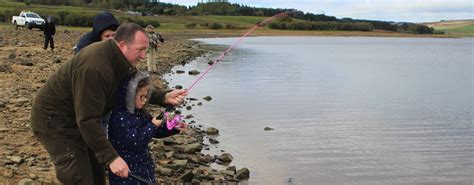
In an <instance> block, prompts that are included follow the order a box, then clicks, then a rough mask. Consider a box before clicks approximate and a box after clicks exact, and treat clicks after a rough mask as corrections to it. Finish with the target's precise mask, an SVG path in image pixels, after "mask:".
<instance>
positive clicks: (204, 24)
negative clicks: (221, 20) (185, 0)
mask: <svg viewBox="0 0 474 185" xmlns="http://www.w3.org/2000/svg"><path fill="white" fill-rule="evenodd" d="M199 25H200V26H202V27H209V23H208V22H204V23H201V24H199Z"/></svg>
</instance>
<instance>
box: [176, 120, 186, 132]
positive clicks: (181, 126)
mask: <svg viewBox="0 0 474 185" xmlns="http://www.w3.org/2000/svg"><path fill="white" fill-rule="evenodd" d="M175 128H176V129H178V130H179V131H181V132H183V131H186V130H187V129H188V124H187V123H184V122H181V123H178V124H177V125H176V127H175Z"/></svg>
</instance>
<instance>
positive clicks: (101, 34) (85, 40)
mask: <svg viewBox="0 0 474 185" xmlns="http://www.w3.org/2000/svg"><path fill="white" fill-rule="evenodd" d="M119 25H120V24H119V22H118V21H117V19H116V18H115V17H114V15H112V13H110V12H101V13H99V14H97V15H96V16H95V17H94V20H93V23H92V31H90V32H88V33H86V34H85V35H84V36H82V37H81V39H80V40H79V42H78V43H77V44H76V46H75V53H78V52H79V51H80V50H81V49H82V48H84V47H86V46H88V45H90V44H92V43H94V42H99V41H103V40H108V39H113V38H114V36H115V30H117V28H118V26H119Z"/></svg>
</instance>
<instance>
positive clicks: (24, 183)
mask: <svg viewBox="0 0 474 185" xmlns="http://www.w3.org/2000/svg"><path fill="white" fill-rule="evenodd" d="M18 185H35V182H34V181H33V180H31V179H29V178H24V179H21V180H20V182H18Z"/></svg>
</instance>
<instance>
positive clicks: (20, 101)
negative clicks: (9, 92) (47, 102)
mask: <svg viewBox="0 0 474 185" xmlns="http://www.w3.org/2000/svg"><path fill="white" fill-rule="evenodd" d="M29 101H30V99H28V98H24V97H22V98H18V99H16V100H14V101H13V103H14V104H16V106H18V107H21V106H23V105H24V104H25V103H28V102H29Z"/></svg>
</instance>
